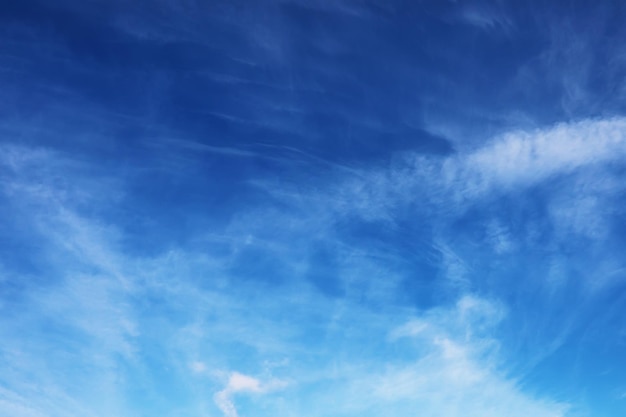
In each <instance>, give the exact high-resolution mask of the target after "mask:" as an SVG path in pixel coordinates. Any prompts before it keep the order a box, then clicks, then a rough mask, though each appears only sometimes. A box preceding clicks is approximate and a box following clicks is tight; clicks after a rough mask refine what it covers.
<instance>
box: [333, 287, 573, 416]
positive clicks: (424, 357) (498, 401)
mask: <svg viewBox="0 0 626 417" xmlns="http://www.w3.org/2000/svg"><path fill="white" fill-rule="evenodd" d="M503 314H504V312H503V309H502V307H500V306H499V305H498V304H494V303H492V302H489V301H487V300H484V299H480V298H476V297H473V296H465V297H462V298H461V299H460V300H459V301H458V303H457V304H456V306H455V307H454V308H452V309H447V310H446V309H435V310H433V311H431V312H429V313H427V314H425V315H424V316H423V317H419V318H417V319H415V320H412V321H411V322H409V323H407V324H405V325H403V326H401V327H399V328H397V329H395V330H393V331H392V332H391V334H392V338H391V339H390V340H391V341H392V343H394V344H400V343H401V342H402V339H406V341H410V342H412V343H413V344H414V346H415V348H416V354H415V359H414V360H412V361H410V360H407V361H402V362H390V363H388V364H387V366H386V367H384V368H383V369H375V368H374V369H372V370H371V371H370V372H369V373H367V374H361V375H358V376H355V377H353V378H350V377H349V376H348V378H347V383H348V385H349V386H350V388H349V389H347V391H346V392H345V394H346V395H347V397H348V400H346V403H344V404H342V410H343V411H344V412H346V414H348V415H352V414H358V413H367V412H368V410H372V409H375V410H386V411H387V412H388V413H391V414H395V415H414V414H419V415H428V416H433V417H462V416H463V417H500V416H504V415H506V416H511V417H518V416H519V417H522V416H529V415H532V416H537V417H560V416H565V415H567V410H568V408H569V406H568V405H567V404H564V403H557V402H554V401H551V400H547V399H542V398H536V397H534V396H533V395H530V394H528V393H525V392H524V390H523V389H522V388H521V387H520V386H519V385H517V384H516V382H515V381H514V380H512V379H510V378H509V377H507V376H506V373H505V372H504V371H503V370H502V369H501V367H500V362H499V359H498V357H497V354H496V353H497V345H498V343H497V341H495V340H494V339H492V338H491V337H490V336H489V334H491V332H485V329H486V328H489V329H490V330H492V329H493V327H494V326H496V325H497V324H498V323H499V322H500V321H501V320H502V318H503ZM340 395H342V393H339V394H338V396H340Z"/></svg>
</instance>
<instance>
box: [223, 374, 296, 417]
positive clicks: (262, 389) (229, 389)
mask: <svg viewBox="0 0 626 417" xmlns="http://www.w3.org/2000/svg"><path fill="white" fill-rule="evenodd" d="M284 386H285V383H284V382H283V381H280V380H276V379H272V380H269V381H267V382H261V381H260V380H259V379H256V378H253V377H251V376H248V375H244V374H241V373H239V372H232V373H231V374H230V376H229V378H228V382H227V383H226V387H224V389H222V390H221V391H218V392H217V393H215V395H214V396H213V400H214V401H215V404H216V405H217V406H218V408H219V409H220V410H222V412H223V413H224V415H225V416H226V417H237V416H238V413H237V408H236V407H235V404H234V402H233V396H234V395H235V394H238V393H256V394H261V393H267V392H270V391H273V390H276V389H280V388H283V387H284Z"/></svg>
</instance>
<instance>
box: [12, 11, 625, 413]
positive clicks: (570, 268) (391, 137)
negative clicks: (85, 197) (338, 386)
mask: <svg viewBox="0 0 626 417" xmlns="http://www.w3.org/2000/svg"><path fill="white" fill-rule="evenodd" d="M625 4H626V3H624V2H621V1H600V2H584V1H548V2H541V1H510V2H506V1H493V2H481V1H460V0H459V1H417V0H415V1H356V0H355V1H338V2H325V1H313V0H311V1H304V0H302V1H301V0H285V1H270V0H260V1H238V0H233V1H215V0H210V1H156V0H155V1H117V0H112V1H70V0H58V1H35V0H22V1H17V0H16V1H7V0H0V121H1V122H0V142H2V143H5V144H11V145H15V146H22V147H26V148H44V149H48V150H54V151H55V152H58V153H59V154H61V155H67V156H68V160H77V161H81V163H83V164H84V165H81V166H78V165H77V167H74V168H72V170H74V171H71V172H72V173H71V174H68V175H69V176H68V177H64V176H63V175H58V177H53V178H50V177H46V178H45V179H44V178H43V177H44V176H47V172H49V171H48V170H38V169H33V170H32V171H26V172H25V173H24V174H23V175H24V178H26V179H27V180H28V181H29V183H33V184H36V183H41V182H45V183H52V184H54V186H55V187H56V189H57V190H61V191H63V190H65V189H67V190H73V189H75V188H76V187H81V186H80V185H79V186H77V185H76V183H77V182H78V183H80V181H81V179H80V178H81V175H84V176H85V178H88V177H89V178H96V177H97V178H109V179H111V182H114V181H116V180H119V179H120V178H123V182H124V184H125V185H124V187H125V190H126V191H125V193H124V196H123V197H119V196H116V195H111V196H110V199H111V201H113V202H114V203H111V204H91V203H90V202H89V201H87V202H85V203H84V204H83V202H81V201H80V200H77V201H75V202H73V203H72V204H73V207H74V209H75V210H76V212H77V213H79V214H80V215H81V216H84V217H86V218H97V219H100V220H99V221H100V222H101V223H110V224H113V225H115V227H116V228H117V230H119V231H120V235H121V238H120V243H119V244H120V247H121V251H122V252H123V253H125V254H126V255H128V256H135V257H137V258H144V257H146V258H148V257H155V256H159V255H160V254H162V253H164V252H167V251H168V250H170V249H171V248H172V247H183V248H184V247H194V248H196V249H197V248H202V250H206V251H209V252H212V253H214V254H216V256H218V255H220V254H226V253H229V254H230V255H232V257H233V259H234V261H232V262H231V263H229V264H228V265H227V266H226V267H225V270H226V271H227V273H228V274H229V276H230V277H232V279H233V280H234V281H235V282H241V283H242V284H241V285H242V286H247V285H252V284H250V283H251V282H252V283H254V284H253V285H259V286H260V288H261V290H260V291H265V292H267V294H271V293H272V292H274V291H280V290H279V289H280V288H281V287H282V286H283V285H286V283H288V282H289V281H290V280H291V279H292V277H293V273H294V272H293V271H294V267H293V263H289V262H286V259H290V260H293V259H296V260H297V262H301V263H302V265H305V267H303V269H301V270H298V271H302V278H303V279H304V280H306V281H308V282H310V284H311V285H312V286H313V287H314V288H315V289H316V291H319V293H320V294H322V295H323V296H324V297H326V298H329V299H342V298H350V297H352V295H347V291H348V290H347V289H346V284H345V280H342V279H341V278H340V277H339V276H340V275H341V274H342V273H345V271H344V270H343V269H342V268H345V267H344V266H342V265H343V264H342V262H343V259H342V255H341V252H338V250H337V248H338V247H339V246H341V247H348V248H356V249H358V250H363V251H368V252H371V253H375V255H374V256H372V259H376V261H375V262H376V264H377V265H379V266H380V267H381V268H382V269H385V270H388V271H392V273H393V274H396V275H398V276H400V277H401V279H400V281H401V282H400V283H399V284H398V286H397V287H395V288H394V289H393V294H394V295H393V297H392V298H393V300H394V302H395V303H397V305H399V306H403V307H406V306H408V307H411V308H415V309H416V311H428V310H429V309H433V308H435V307H437V306H441V305H448V304H450V303H453V302H454V300H455V299H456V298H458V297H459V294H460V293H463V292H472V293H474V294H478V295H480V296H485V297H488V298H490V299H497V300H500V301H501V302H502V303H503V304H504V305H506V306H507V307H508V310H509V313H508V314H509V316H508V317H509V319H508V320H510V321H507V322H505V325H503V326H501V327H499V328H498V329H497V330H496V331H495V334H496V336H497V338H498V340H500V341H502V344H503V347H502V349H503V351H505V352H507V353H506V354H505V355H504V356H505V357H508V358H516V359H517V361H512V363H511V364H510V366H509V367H507V369H508V371H509V372H510V373H511V377H512V378H516V372H519V374H520V375H522V376H521V377H520V385H521V386H522V387H524V388H525V389H527V390H528V391H529V392H531V393H533V394H541V395H547V396H548V397H551V398H555V399H556V400H558V401H563V402H574V400H577V399H580V398H582V400H581V401H582V404H583V405H581V407H582V408H585V407H587V408H588V409H589V410H592V411H593V413H595V414H594V415H597V416H618V415H622V414H623V413H624V412H626V405H625V402H626V400H624V397H625V396H626V394H620V393H616V391H615V390H619V389H621V390H622V391H623V392H624V393H626V379H625V378H624V377H623V375H622V373H621V372H620V370H624V369H626V354H625V353H624V346H625V344H626V330H625V328H624V326H623V324H622V322H621V320H620V319H621V318H623V317H624V314H626V304H625V303H626V280H624V279H623V276H624V275H625V273H624V272H623V271H624V264H623V261H622V260H620V256H621V255H620V254H621V253H625V252H624V250H625V249H626V240H625V237H624V236H626V234H625V233H624V232H625V231H626V223H625V220H626V215H624V214H623V213H622V212H621V211H620V210H619V209H618V208H619V207H620V206H621V205H622V204H623V203H624V195H623V192H622V194H620V193H617V194H614V195H612V196H611V197H610V198H609V199H608V200H606V201H610V204H611V207H615V210H612V211H610V213H611V217H610V218H608V220H607V222H608V223H609V225H608V226H607V230H608V231H607V232H606V233H605V234H604V235H603V237H602V239H600V240H598V241H592V240H590V239H587V238H584V237H580V238H579V237H572V238H571V239H570V238H562V237H560V238H559V239H556V238H555V237H554V236H555V235H556V234H558V233H557V232H556V231H555V230H556V226H554V225H553V224H552V222H553V219H552V217H550V216H549V215H548V211H549V208H548V207H549V206H550V204H549V203H548V202H549V201H551V198H552V196H553V195H555V194H558V193H559V192H560V190H562V189H563V188H564V187H565V188H566V187H570V185H571V183H570V182H569V178H570V177H567V176H555V177H554V178H552V179H551V180H550V181H546V182H541V183H535V184H534V185H531V186H529V187H527V188H525V189H523V190H521V191H519V192H517V191H516V192H509V190H507V191H506V192H505V191H498V190H495V191H492V192H491V194H490V195H489V196H488V197H486V198H483V199H482V200H480V201H479V202H477V203H475V204H474V203H473V204H472V205H471V206H468V207H466V208H464V209H463V210H459V209H458V208H456V207H446V206H435V205H430V203H427V202H426V200H429V199H436V198H439V195H438V194H437V192H436V191H424V193H423V194H416V195H413V196H410V199H409V198H408V197H406V198H405V199H404V200H403V201H405V200H410V201H408V202H405V203H402V204H398V205H392V204H391V203H390V206H389V207H386V208H385V210H387V213H388V216H389V217H391V218H392V221H391V222H390V221H388V219H385V221H381V220H380V219H373V220H372V218H371V217H368V216H367V215H363V216H344V215H342V216H337V218H335V219H333V220H332V221H331V223H332V226H329V227H328V229H325V230H330V231H328V232H327V233H325V234H324V235H316V234H315V225H312V226H311V228H310V229H308V228H307V227H304V226H298V227H301V229H298V230H302V232H301V233H300V232H297V231H296V232H293V230H295V229H289V228H288V227H286V226H284V224H278V222H279V221H280V220H281V219H284V220H285V222H286V223H289V222H290V221H291V220H290V219H298V218H304V219H309V218H311V219H312V221H313V222H315V221H316V220H315V219H316V215H315V210H313V211H311V212H308V211H307V204H308V203H306V202H304V203H302V201H303V200H298V199H297V200H290V199H289V198H282V197H281V194H280V193H278V192H276V193H272V192H268V190H267V189H268V188H272V189H273V190H271V191H278V190H276V188H277V187H282V186H284V189H285V190H286V191H285V194H289V193H292V194H297V193H302V194H303V195H309V194H316V193H317V192H318V191H319V190H320V189H323V188H324V187H325V186H327V185H328V184H333V183H334V182H335V179H336V178H338V177H340V178H351V176H354V177H355V178H360V177H361V176H363V175H365V174H364V173H366V172H369V170H377V169H379V170H385V169H387V168H388V167H391V168H392V169H394V167H396V166H400V167H401V166H402V164H403V161H404V159H403V158H404V157H405V156H406V155H407V154H418V155H420V156H421V157H425V158H427V159H428V158H430V159H432V160H439V159H442V158H454V156H455V155H457V154H458V153H459V152H467V150H468V149H469V150H472V149H478V148H480V147H481V146H483V145H484V143H486V141H487V140H488V139H490V138H492V137H497V136H498V135H501V134H504V133H506V132H510V131H516V130H529V131H530V130H532V129H544V128H549V127H550V126H553V125H555V124H557V123H570V122H576V121H579V120H596V119H597V120H599V119H609V118H612V117H616V116H621V115H623V114H624V112H626V87H625V86H626V84H625V81H624V80H625V77H626V58H624V56H626V55H625V54H626V48H624V47H623V45H624V44H626V24H625V22H626V5H625ZM70 165H71V164H70ZM2 169H3V170H5V171H6V170H7V168H5V167H3V168H2ZM399 169H400V168H399ZM606 169H607V170H608V171H610V172H611V175H612V176H613V177H612V178H618V179H622V180H623V179H624V165H623V161H622V162H621V163H620V162H619V161H618V162H615V163H613V164H612V165H609V166H608V167H607V168H606ZM51 171H54V170H53V169H52V168H51ZM6 172H8V171H6ZM6 172H4V173H2V175H5V174H6ZM55 172H56V171H55ZM111 173H113V175H112V174H111ZM6 175H9V174H6ZM39 176H42V178H41V179H40V178H39ZM70 177H71V178H70ZM76 178H78V179H76ZM368 178H369V177H368ZM120 181H121V180H120ZM85 184H86V186H87V187H95V188H94V189H90V190H89V191H90V192H91V193H94V194H98V193H99V192H100V191H99V189H98V185H97V182H88V183H85ZM577 184H578V183H577ZM109 185H110V184H109V183H107V185H106V186H104V187H103V188H102V189H103V190H107V189H108V188H107V187H109ZM581 187H583V186H581ZM330 188H331V189H332V187H330ZM583 188H584V187H583ZM412 190H413V191H415V190H418V191H419V189H418V188H414V189H412ZM103 192H104V193H106V191H103ZM68 193H70V191H68ZM429 193H432V194H429ZM330 194H332V192H331V193H330ZM316 195H317V194H316ZM108 197H109V196H107V195H102V196H100V198H102V199H103V200H104V201H106V200H107V198H108ZM13 198H14V197H13V196H12V195H11V194H7V193H4V194H2V196H1V197H0V217H1V218H2V219H3V220H2V221H0V259H1V260H2V268H3V271H5V272H6V273H7V274H9V275H12V276H24V277H28V279H23V280H3V281H0V291H1V293H2V297H0V298H2V299H3V300H4V305H5V306H12V305H14V306H15V308H19V305H20V299H21V297H24V294H26V293H28V292H29V291H32V288H33V286H46V285H53V282H54V280H55V279H57V278H55V277H59V276H61V275H62V270H63V269H64V268H65V266H64V264H63V263H62V262H61V261H58V262H54V261H51V260H50V251H49V250H48V247H47V246H46V245H47V244H46V243H43V242H42V240H41V239H40V238H39V237H38V236H39V233H40V232H38V231H35V230H34V229H33V227H32V224H31V219H30V218H28V217H25V216H24V215H23V212H22V211H20V210H18V209H16V205H15V204H14V200H13ZM429 201H430V200H429ZM603 201H604V200H603ZM450 205H454V203H450ZM29 208H30V209H33V210H35V209H37V207H35V208H33V207H31V206H29ZM250 208H254V209H258V210H266V211H268V212H272V213H278V214H277V215H276V216H274V217H266V218H263V219H260V220H259V221H260V222H262V221H268V220H267V219H270V220H269V221H272V222H277V224H266V225H264V226H263V227H260V226H259V227H257V228H256V229H255V231H253V232H250V234H251V235H253V238H254V239H257V240H258V241H263V242H289V244H291V245H293V247H292V251H291V252H290V253H289V254H288V255H286V256H285V258H283V257H280V256H277V254H276V252H275V251H273V250H267V248H266V247H265V246H262V245H259V246H255V245H250V246H246V247H245V248H242V249H241V250H238V251H237V253H236V254H234V255H233V254H232V253H230V252H229V251H230V250H231V249H230V248H229V247H228V246H223V245H220V244H214V243H206V242H204V241H201V239H200V238H199V237H198V236H199V232H198V231H207V232H208V231H211V232H214V233H216V234H219V233H222V232H224V231H226V230H228V231H229V233H231V232H233V229H232V228H229V225H232V224H233V221H234V219H235V218H239V217H238V216H240V215H241V213H243V212H247V211H249V210H250ZM39 209H41V210H45V208H42V207H39ZM448 209H449V211H450V212H454V213H455V214H454V215H450V216H449V217H447V219H449V222H440V223H437V225H436V226H435V225H434V223H433V221H432V218H433V217H436V216H437V212H438V211H441V212H447V210H448ZM316 210H317V209H316ZM319 211H320V213H321V212H322V211H321V209H320V210H319ZM311 213H313V214H311ZM251 216H253V214H252V215H251ZM320 216H323V214H320ZM486 219H496V220H497V222H498V224H505V225H506V229H507V230H508V231H509V235H510V236H513V239H515V237H520V238H519V241H518V242H517V243H516V246H515V247H516V251H515V252H512V253H504V254H499V255H497V256H493V257H492V256H490V255H489V253H487V251H486V250H485V251H484V250H482V249H481V248H482V246H481V245H485V243H484V242H485V241H486V240H488V238H489V236H488V233H489V232H488V231H487V229H486V228H485V227H484V226H485V224H486V223H487V220H486ZM496 220H494V221H496ZM320 221H321V220H320ZM532 228H534V229H533V230H534V232H533V233H534V234H532V238H531V237H528V236H530V235H529V232H528V230H529V229H532ZM235 231H236V232H240V231H239V230H235ZM224 233H225V232H224ZM233 233H234V232H233ZM243 234H244V235H245V233H243ZM435 236H446V237H447V238H449V240H448V241H447V242H446V245H447V247H453V248H454V252H455V254H456V256H458V257H459V258H463V259H465V260H466V261H467V264H468V265H470V269H471V270H472V271H474V272H473V274H475V275H476V278H469V281H470V284H464V285H466V286H465V287H463V288H461V289H459V288H456V289H451V287H450V286H447V285H448V284H445V285H444V284H441V283H440V280H441V277H442V275H443V274H444V271H443V266H442V261H441V259H442V258H443V257H444V255H443V251H441V252H439V251H438V250H435V249H433V245H434V243H433V242H435V241H437V242H439V241H438V240H437V239H439V238H437V239H435ZM435 243H436V242H435ZM356 249H355V250H356ZM555 259H557V260H558V262H560V263H559V264H558V266H557V267H555V265H556V264H555V262H557V261H555ZM294 262H296V261H294ZM297 262H296V263H297ZM555 268H556V269H559V268H560V269H559V271H560V272H559V273H561V274H562V275H564V276H567V277H568V282H570V283H572V282H577V281H578V280H580V281H583V280H584V278H583V277H584V276H586V275H589V274H590V273H591V272H590V271H597V270H598V268H600V269H602V270H603V271H605V270H606V271H617V272H615V273H614V274H617V275H619V276H620V277H622V278H621V280H618V282H617V283H615V284H613V286H612V287H611V289H610V290H609V291H606V292H598V294H596V295H595V296H594V297H593V298H592V299H591V298H589V297H588V296H587V293H588V291H589V290H588V289H587V287H585V286H583V285H582V284H571V285H568V286H566V287H564V288H560V289H559V290H558V294H557V295H555V294H556V293H555V292H548V291H545V290H544V288H543V286H542V285H540V282H541V281H543V280H545V279H547V278H546V277H547V276H548V275H549V272H550V271H553V270H554V269H555ZM342 271H344V272H342ZM550 273H552V272H550ZM610 273H613V272H610ZM555 291H556V290H555ZM348 292H349V291H348ZM157 298H158V297H157ZM157 298H155V299H153V300H150V299H149V298H145V299H142V300H140V301H139V300H137V303H138V307H137V308H138V309H139V310H141V309H142V308H145V309H146V311H149V310H150V309H151V308H156V307H154V305H158V304H159V300H158V299H157ZM361 302H362V303H363V305H365V306H367V307H368V308H372V309H376V308H378V307H377V305H378V304H377V303H380V300H378V299H368V298H367V296H363V299H362V300H361ZM13 303H14V304H13ZM142 303H143V304H142ZM15 314H17V313H15ZM507 323H509V324H507ZM596 323H597V325H596ZM564 329H567V331H565V330H564ZM561 336H562V337H561ZM51 337H52V336H51ZM539 345H541V346H548V345H549V346H554V351H550V352H549V353H545V354H540V353H537V351H538V350H539V348H538V346H539ZM546 350H547V351H549V350H550V349H546ZM542 352H543V350H542ZM246 354H247V353H246V352H244V353H243V355H244V356H245V355H246ZM155 355H156V354H155ZM156 356H158V355H156ZM536 358H538V359H536ZM535 359H536V360H535ZM148 361H149V360H148ZM530 363H532V365H529V364H530ZM155 369H156V366H155ZM620 387H621V388H620ZM620 395H621V397H620Z"/></svg>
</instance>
